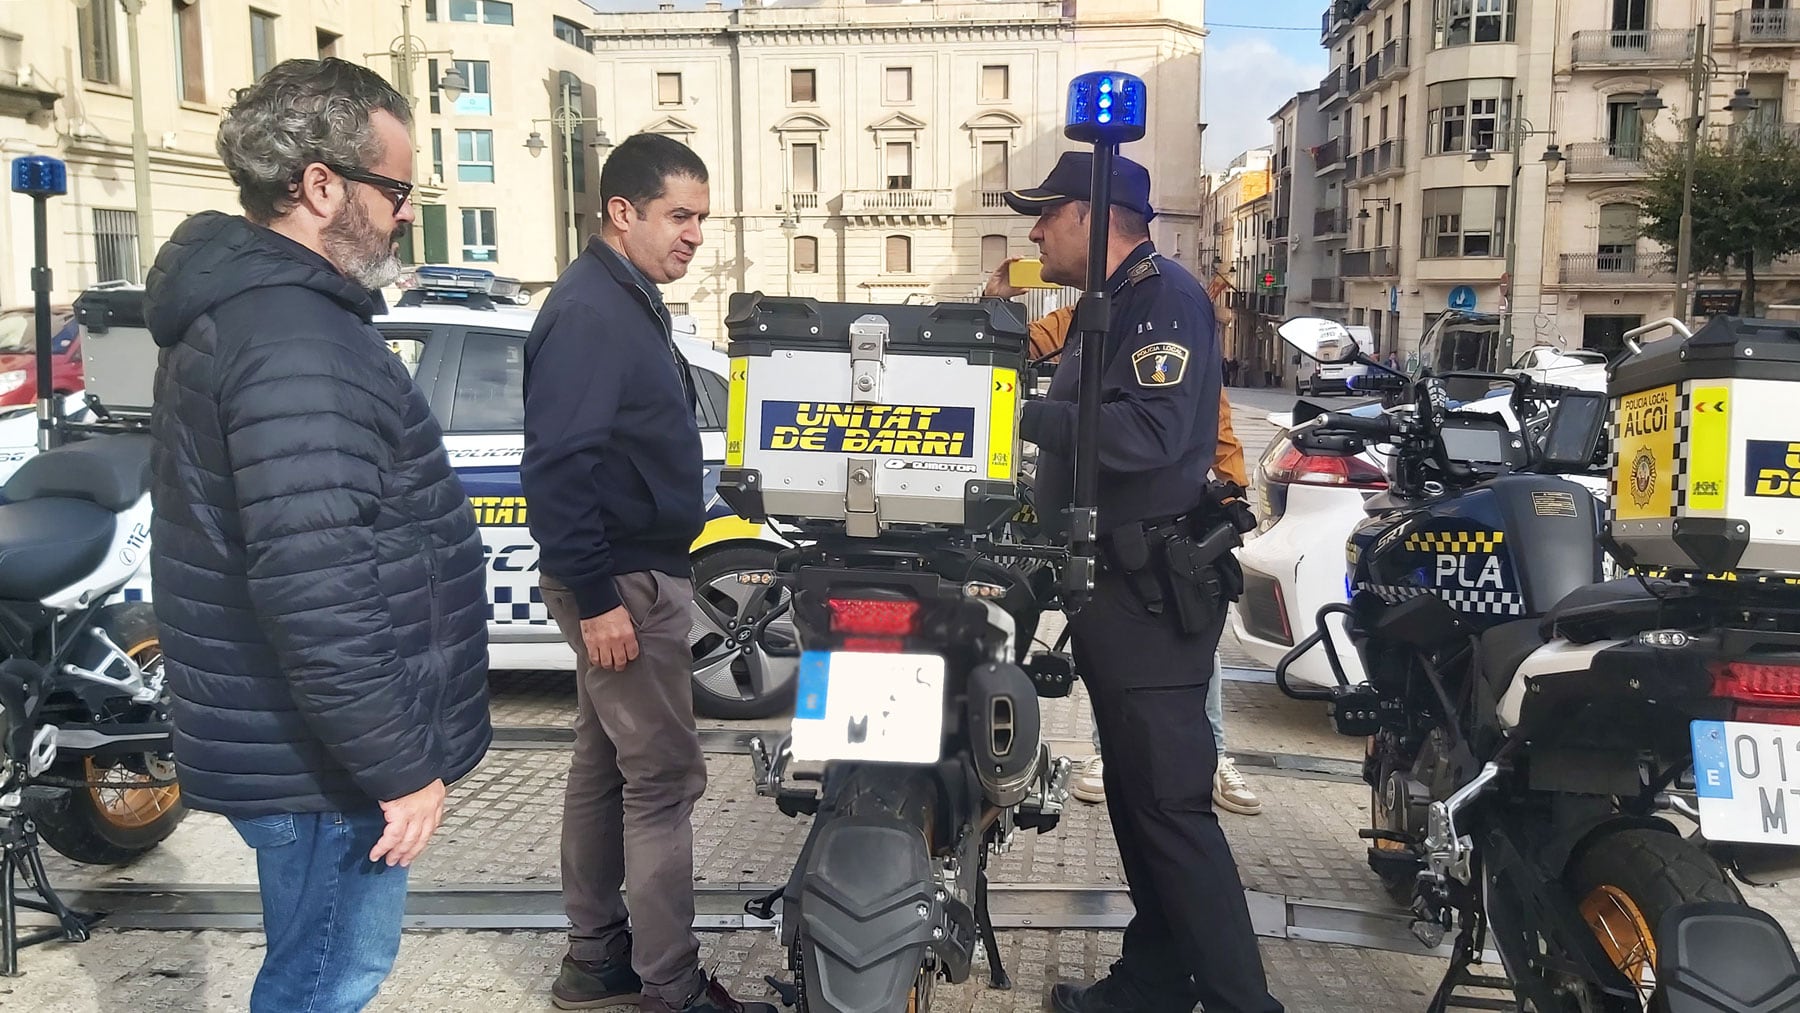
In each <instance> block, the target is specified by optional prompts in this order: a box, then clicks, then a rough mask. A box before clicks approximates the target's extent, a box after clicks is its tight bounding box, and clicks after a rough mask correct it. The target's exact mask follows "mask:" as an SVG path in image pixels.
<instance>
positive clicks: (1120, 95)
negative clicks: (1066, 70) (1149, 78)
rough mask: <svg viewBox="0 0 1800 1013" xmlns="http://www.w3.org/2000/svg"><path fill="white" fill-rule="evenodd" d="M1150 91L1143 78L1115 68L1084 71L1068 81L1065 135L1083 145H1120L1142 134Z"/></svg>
mask: <svg viewBox="0 0 1800 1013" xmlns="http://www.w3.org/2000/svg"><path fill="white" fill-rule="evenodd" d="M1149 105H1150V101H1149V93H1148V92H1147V91H1145V89H1144V82H1143V80H1142V79H1140V78H1137V77H1133V76H1132V75H1130V74H1127V73H1124V72H1123V71H1117V70H1103V71H1096V72H1094V73H1092V74H1083V75H1081V76H1080V77H1077V78H1076V79H1075V80H1073V81H1070V82H1069V115H1068V119H1067V120H1066V125H1065V126H1064V127H1063V133H1064V135H1066V136H1068V137H1069V138H1070V139H1072V140H1076V141H1080V142H1082V143H1083V144H1123V143H1125V142H1126V141H1135V140H1137V139H1138V138H1140V137H1142V136H1144V122H1145V119H1146V118H1147V113H1148V110H1149Z"/></svg>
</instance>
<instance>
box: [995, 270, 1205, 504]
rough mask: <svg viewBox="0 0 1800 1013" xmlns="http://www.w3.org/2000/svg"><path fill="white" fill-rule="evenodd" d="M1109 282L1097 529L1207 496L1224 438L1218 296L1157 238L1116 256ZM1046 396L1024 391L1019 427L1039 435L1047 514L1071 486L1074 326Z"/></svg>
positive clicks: (1034, 437)
mask: <svg viewBox="0 0 1800 1013" xmlns="http://www.w3.org/2000/svg"><path fill="white" fill-rule="evenodd" d="M1106 287H1107V290H1108V291H1109V292H1111V293H1112V297H1113V326H1112V332H1111V333H1110V334H1108V335H1106V340H1105V342H1104V343H1103V344H1102V353H1103V356H1102V360H1101V361H1102V362H1103V363H1104V364H1105V366H1104V368H1105V378H1104V379H1103V380H1102V381H1101V394H1102V397H1101V401H1102V404H1101V405H1100V504H1099V506H1100V518H1099V525H1100V530H1101V531H1110V530H1112V529H1114V528H1117V527H1120V526H1122V525H1125V524H1130V523H1132V522H1134V521H1143V520H1162V519H1167V518H1170V517H1174V516H1177V515H1179V514H1183V513H1186V512H1188V511H1190V510H1192V509H1194V508H1195V507H1197V506H1199V505H1200V504H1201V502H1202V500H1203V498H1204V497H1205V494H1206V483H1207V481H1208V472H1209V471H1210V470H1211V469H1212V466H1213V458H1214V456H1215V454H1216V452H1217V449H1218V442H1219V385H1220V379H1221V374H1222V367H1221V365H1220V357H1219V344H1218V335H1217V334H1216V333H1215V331H1216V327H1215V324H1214V317H1213V304H1212V299H1211V297H1209V296H1208V295H1207V294H1206V289H1204V288H1202V287H1201V286H1200V283H1199V282H1198V281H1196V280H1195V279H1194V276H1193V275H1191V274H1189V273H1188V272H1187V270H1186V269H1185V268H1183V267H1182V266H1181V265H1180V264H1177V263H1175V262H1174V261H1171V260H1169V259H1167V258H1165V257H1162V256H1160V255H1158V254H1157V252H1156V248H1155V247H1153V246H1151V245H1150V243H1149V241H1148V240H1146V241H1145V242H1143V243H1141V244H1139V246H1138V247H1137V249H1135V250H1133V251H1132V252H1131V255H1130V256H1128V257H1126V258H1125V260H1124V261H1123V262H1121V263H1120V264H1119V267H1118V269H1117V270H1115V271H1114V272H1113V275H1112V277H1111V278H1108V279H1107V281H1106ZM1066 347H1067V348H1068V353H1067V354H1065V355H1064V356H1063V357H1062V359H1061V361H1059V362H1058V363H1057V365H1056V376H1055V378H1054V379H1053V380H1051V382H1050V393H1049V396H1048V397H1047V398H1045V399H1043V400H1039V401H1027V402H1025V407H1024V410H1023V414H1022V415H1021V417H1020V420H1019V435H1020V436H1022V437H1024V438H1025V439H1026V440H1029V441H1031V442H1032V443H1035V444H1037V445H1038V448H1039V449H1040V450H1041V451H1042V456H1041V457H1040V458H1039V461H1038V480H1037V489H1036V492H1037V494H1038V502H1039V504H1040V505H1041V507H1042V511H1043V513H1044V514H1045V516H1054V513H1055V511H1057V510H1060V509H1062V508H1064V507H1066V506H1068V505H1069V502H1070V500H1071V499H1072V498H1073V493H1074V461H1075V420H1076V399H1077V394H1078V393H1079V388H1080V383H1079V380H1080V377H1081V349H1080V343H1079V342H1078V341H1077V335H1076V334H1075V333H1074V332H1073V331H1071V332H1070V334H1069V343H1068V345H1067V346H1066Z"/></svg>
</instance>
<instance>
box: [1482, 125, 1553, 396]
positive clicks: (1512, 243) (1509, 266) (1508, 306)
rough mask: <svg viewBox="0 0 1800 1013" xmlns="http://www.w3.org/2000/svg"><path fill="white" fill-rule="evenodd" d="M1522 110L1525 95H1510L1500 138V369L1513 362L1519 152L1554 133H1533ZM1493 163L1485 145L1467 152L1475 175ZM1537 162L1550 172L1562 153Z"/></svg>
mask: <svg viewBox="0 0 1800 1013" xmlns="http://www.w3.org/2000/svg"><path fill="white" fill-rule="evenodd" d="M1524 107H1525V93H1524V92H1520V93H1518V94H1517V95H1514V96H1513V107H1512V113H1513V115H1511V116H1509V117H1508V118H1507V123H1506V133H1505V135H1504V140H1505V142H1506V145H1507V147H1508V148H1509V149H1511V151H1512V163H1513V165H1512V184H1511V185H1510V186H1508V187H1507V188H1506V189H1507V194H1506V203H1507V211H1506V266H1505V267H1504V268H1503V269H1502V273H1501V283H1500V285H1501V296H1500V299H1501V303H1502V305H1501V308H1500V356H1501V358H1500V363H1499V365H1500V366H1502V367H1504V366H1506V365H1508V364H1510V363H1511V362H1512V361H1513V325H1512V318H1513V313H1512V284H1513V274H1514V271H1515V269H1516V268H1517V267H1518V262H1519V240H1518V235H1519V175H1520V174H1521V173H1522V172H1523V171H1524V169H1525V162H1524V159H1522V158H1520V157H1519V156H1520V152H1521V151H1522V150H1523V149H1524V147H1525V139H1526V138H1527V137H1550V136H1552V135H1553V134H1554V133H1555V132H1554V131H1550V130H1536V129H1533V128H1532V126H1531V121H1530V120H1527V119H1526V118H1525V117H1523V116H1520V115H1518V111H1519V110H1520V109H1523V108H1524ZM1493 159H1494V154H1493V152H1492V151H1491V150H1489V148H1488V146H1487V145H1486V144H1477V145H1476V146H1475V148H1474V150H1473V151H1470V152H1469V164H1471V165H1473V166H1474V167H1475V169H1476V171H1478V172H1479V171H1481V170H1484V169H1486V168H1487V166H1488V163H1489V162H1491V161H1493ZM1538 161H1540V162H1542V163H1544V168H1545V170H1546V171H1549V170H1554V169H1555V168H1556V167H1557V166H1559V165H1561V164H1562V161H1563V154H1562V149H1561V148H1559V147H1558V146H1557V145H1556V144H1554V143H1551V144H1549V145H1548V146H1547V147H1545V148H1544V153H1543V155H1542V156H1540V157H1539V159H1538Z"/></svg>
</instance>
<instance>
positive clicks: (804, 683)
mask: <svg viewBox="0 0 1800 1013" xmlns="http://www.w3.org/2000/svg"><path fill="white" fill-rule="evenodd" d="M830 685H831V653H830V652H829V651H806V652H805V653H803V654H801V655H800V681H799V682H798V683H797V684H796V685H795V687H794V691H795V700H794V720H796V721H823V720H825V692H826V690H827V689H828V688H829V687H830ZM1721 755H1723V754H1721Z"/></svg>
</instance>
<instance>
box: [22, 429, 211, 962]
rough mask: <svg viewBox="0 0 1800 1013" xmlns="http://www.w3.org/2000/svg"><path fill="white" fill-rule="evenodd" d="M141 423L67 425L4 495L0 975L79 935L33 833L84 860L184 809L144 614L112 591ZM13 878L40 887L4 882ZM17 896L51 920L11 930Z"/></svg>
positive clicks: (113, 849)
mask: <svg viewBox="0 0 1800 1013" xmlns="http://www.w3.org/2000/svg"><path fill="white" fill-rule="evenodd" d="M150 445H151V438H150V437H149V436H148V435H145V434H142V433H129V432H115V433H112V434H109V435H98V436H93V437H91V438H85V439H78V440H75V441H73V442H70V443H68V444H66V445H65V446H61V447H58V448H56V449H53V450H49V451H46V452H44V453H41V454H38V455H37V456H35V457H33V458H31V459H30V460H28V461H26V462H25V464H24V465H22V466H21V467H20V468H19V470H18V471H17V472H15V473H14V474H13V475H12V477H11V478H9V479H8V480H7V482H6V484H5V487H4V498H5V503H4V504H3V505H0V917H3V918H4V925H3V926H0V974H6V975H10V974H14V973H16V971H17V966H18V965H17V958H18V948H19V947H20V946H28V945H32V944H35V943H39V942H45V941H48V940H50V939H55V938H63V939H67V940H70V941H74V942H79V941H82V940H85V939H86V938H87V934H88V931H87V919H85V918H83V917H82V916H81V915H79V914H77V913H75V912H73V911H71V910H70V909H69V908H68V907H67V906H66V905H65V904H63V902H62V901H61V900H60V899H59V898H58V897H57V895H56V892H55V890H54V889H52V888H51V885H50V882H49V879H48V876H47V875H46V873H45V870H44V865H43V861H42V858H41V856H40V853H39V841H40V839H41V840H42V841H43V842H45V843H48V844H49V845H50V846H51V847H52V848H54V849H55V850H56V851H58V852H60V853H61V854H63V855H64V856H66V857H68V858H70V859H72V860H74V861H77V862H84V863H88V864H96V865H116V864H119V863H122V862H126V861H129V860H131V859H133V858H135V857H137V856H139V855H141V854H143V853H145V852H146V851H149V850H150V849H151V848H154V847H155V846H156V845H157V844H159V843H160V842H162V841H163V840H164V839H166V838H167V837H168V836H169V834H171V833H172V832H174V830H175V827H176V825H177V824H179V823H180V822H181V820H182V818H183V817H184V816H186V814H187V810H186V809H185V808H184V807H183V806H182V804H181V790H180V788H179V786H178V785H177V784H176V781H175V765H174V760H173V754H172V747H171V742H170V727H169V720H168V706H169V699H168V690H167V688H166V686H165V683H164V676H163V663H162V652H161V649H160V647H159V644H160V638H159V636H158V633H157V626H156V617H155V614H154V612H152V610H151V608H150V606H149V605H147V604H144V603H142V602H119V601H115V600H114V599H115V597H116V595H117V592H118V591H119V589H120V588H122V587H123V586H124V585H125V584H126V583H127V582H128V581H129V580H130V579H131V578H132V577H133V576H134V575H135V574H136V573H137V572H138V570H139V569H140V568H141V566H142V565H143V563H144V559H145V556H146V555H147V554H148V552H149V540H150V512H151V511H150V493H149V478H150ZM15 876H17V877H18V878H22V879H23V880H24V882H25V883H26V885H27V886H28V887H30V888H31V889H32V890H33V891H34V892H35V893H36V894H37V895H38V896H37V897H36V898H26V897H20V896H16V895H15V887H14V881H15ZM20 907H24V908H27V909H29V910H35V911H39V912H43V913H46V914H51V915H54V916H55V917H56V919H57V923H58V924H57V927H56V928H54V929H48V930H44V931H41V932H37V933H33V934H30V935H27V936H26V937H24V938H21V937H20V933H19V929H18V923H17V917H16V915H17V909H18V908H20Z"/></svg>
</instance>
